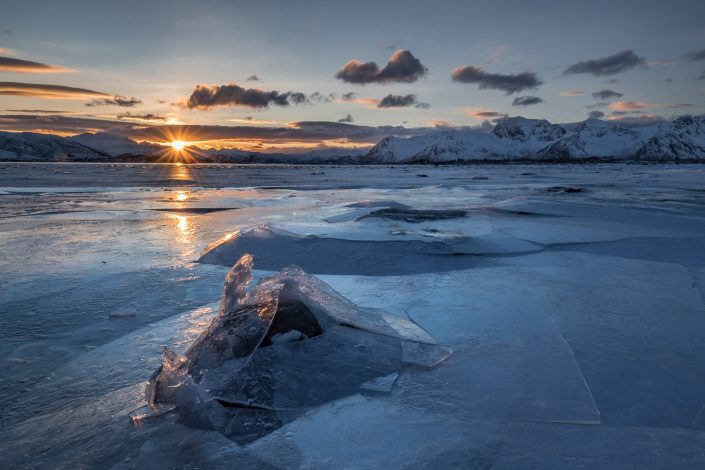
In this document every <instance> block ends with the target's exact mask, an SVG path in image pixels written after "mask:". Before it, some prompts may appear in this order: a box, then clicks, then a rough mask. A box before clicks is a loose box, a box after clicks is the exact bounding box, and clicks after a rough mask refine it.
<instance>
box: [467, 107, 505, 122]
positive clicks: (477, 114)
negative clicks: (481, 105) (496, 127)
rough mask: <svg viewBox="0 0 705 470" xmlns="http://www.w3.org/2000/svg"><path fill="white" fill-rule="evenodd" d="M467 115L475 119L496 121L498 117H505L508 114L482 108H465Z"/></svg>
mask: <svg viewBox="0 0 705 470" xmlns="http://www.w3.org/2000/svg"><path fill="white" fill-rule="evenodd" d="M467 113H468V116H470V117H471V118H474V119H477V120H480V119H482V120H491V121H493V122H497V121H499V120H500V119H504V118H506V117H507V116H508V115H507V114H505V113H500V112H497V111H487V110H484V109H468V110H467Z"/></svg>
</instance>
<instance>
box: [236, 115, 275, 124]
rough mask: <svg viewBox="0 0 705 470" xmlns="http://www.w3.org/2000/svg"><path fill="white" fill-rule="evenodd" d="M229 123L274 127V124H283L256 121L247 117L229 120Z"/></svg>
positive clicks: (263, 120)
mask: <svg viewBox="0 0 705 470" xmlns="http://www.w3.org/2000/svg"><path fill="white" fill-rule="evenodd" d="M228 121H229V122H237V123H240V124H254V125H257V126H261V125H272V124H281V122H279V121H272V120H266V119H256V118H254V117H252V116H245V117H244V118H233V119H228Z"/></svg>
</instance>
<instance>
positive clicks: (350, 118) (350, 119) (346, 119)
mask: <svg viewBox="0 0 705 470" xmlns="http://www.w3.org/2000/svg"><path fill="white" fill-rule="evenodd" d="M353 121H354V119H353V117H352V116H351V115H350V114H348V115H347V116H345V117H344V118H340V119H338V122H347V123H350V122H353Z"/></svg>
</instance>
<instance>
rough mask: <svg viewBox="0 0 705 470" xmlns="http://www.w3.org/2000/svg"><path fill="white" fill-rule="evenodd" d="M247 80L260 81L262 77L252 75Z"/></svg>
mask: <svg viewBox="0 0 705 470" xmlns="http://www.w3.org/2000/svg"><path fill="white" fill-rule="evenodd" d="M245 81H246V82H259V81H260V79H259V77H258V76H257V75H250V76H249V77H247V78H246V79H245Z"/></svg>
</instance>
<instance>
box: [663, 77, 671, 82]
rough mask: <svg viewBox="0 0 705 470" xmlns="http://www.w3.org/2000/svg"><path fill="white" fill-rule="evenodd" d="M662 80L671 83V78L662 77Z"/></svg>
mask: <svg viewBox="0 0 705 470" xmlns="http://www.w3.org/2000/svg"><path fill="white" fill-rule="evenodd" d="M663 81H664V82H665V83H673V79H672V78H664V79H663Z"/></svg>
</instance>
